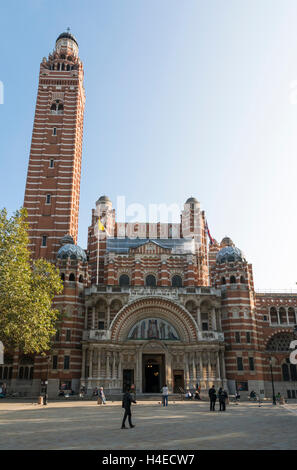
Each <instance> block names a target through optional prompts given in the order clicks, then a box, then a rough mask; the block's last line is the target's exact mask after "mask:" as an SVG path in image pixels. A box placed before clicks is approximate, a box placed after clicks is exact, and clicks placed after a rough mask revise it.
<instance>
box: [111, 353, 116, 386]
mask: <svg viewBox="0 0 297 470" xmlns="http://www.w3.org/2000/svg"><path fill="white" fill-rule="evenodd" d="M112 356H113V361H112V378H113V379H114V380H115V379H116V378H117V376H116V353H115V351H113V352H112Z"/></svg>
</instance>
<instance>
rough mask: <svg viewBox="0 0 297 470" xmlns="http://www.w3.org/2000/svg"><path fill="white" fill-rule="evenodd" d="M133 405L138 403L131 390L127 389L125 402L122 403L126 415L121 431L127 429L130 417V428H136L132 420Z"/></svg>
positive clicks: (124, 397)
mask: <svg viewBox="0 0 297 470" xmlns="http://www.w3.org/2000/svg"><path fill="white" fill-rule="evenodd" d="M131 403H136V401H135V400H134V397H133V396H132V395H131V393H130V388H127V389H126V392H125V393H124V396H123V402H122V408H124V409H125V413H124V417H123V422H122V427H121V429H127V428H126V426H125V423H126V419H127V417H128V421H129V426H130V428H134V427H135V425H134V424H132V420H131Z"/></svg>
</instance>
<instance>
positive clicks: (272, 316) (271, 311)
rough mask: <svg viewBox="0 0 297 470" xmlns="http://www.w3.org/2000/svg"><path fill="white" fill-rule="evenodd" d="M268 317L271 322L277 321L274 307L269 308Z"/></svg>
mask: <svg viewBox="0 0 297 470" xmlns="http://www.w3.org/2000/svg"><path fill="white" fill-rule="evenodd" d="M270 319H271V324H276V323H278V318H277V311H276V308H275V307H271V308H270Z"/></svg>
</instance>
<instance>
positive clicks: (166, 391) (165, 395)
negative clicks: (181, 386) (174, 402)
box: [161, 384, 169, 406]
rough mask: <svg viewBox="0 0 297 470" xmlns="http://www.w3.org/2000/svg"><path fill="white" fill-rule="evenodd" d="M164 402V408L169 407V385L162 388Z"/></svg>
mask: <svg viewBox="0 0 297 470" xmlns="http://www.w3.org/2000/svg"><path fill="white" fill-rule="evenodd" d="M161 392H162V402H163V406H168V394H169V391H168V387H167V384H165V385H164V387H162V390H161Z"/></svg>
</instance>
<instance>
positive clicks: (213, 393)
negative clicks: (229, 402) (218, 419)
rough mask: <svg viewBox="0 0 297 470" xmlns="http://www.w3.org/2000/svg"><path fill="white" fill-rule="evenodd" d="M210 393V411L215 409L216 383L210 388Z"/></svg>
mask: <svg viewBox="0 0 297 470" xmlns="http://www.w3.org/2000/svg"><path fill="white" fill-rule="evenodd" d="M208 395H209V400H210V411H215V406H216V399H217V394H216V389H215V386H214V385H213V386H212V387H211V388H210V389H209V390H208Z"/></svg>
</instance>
